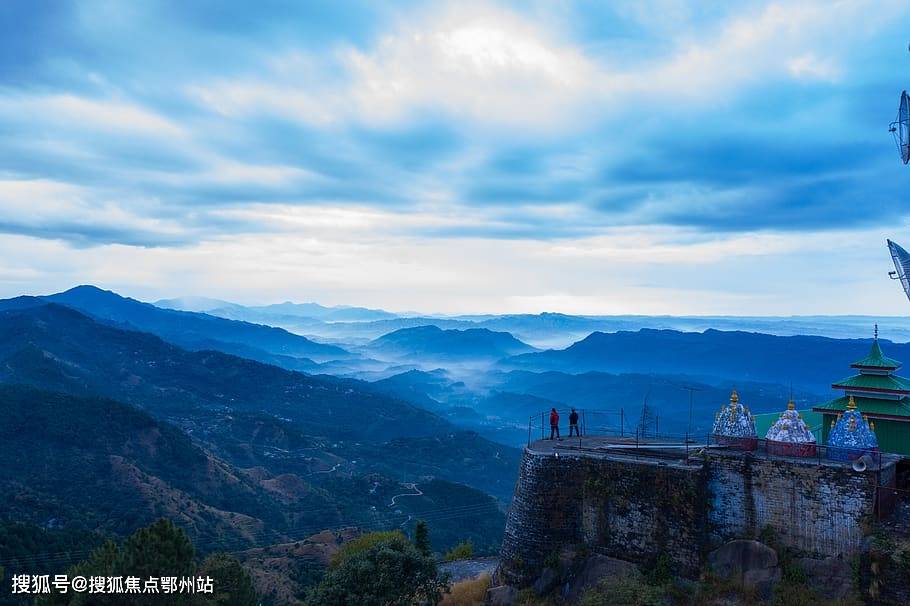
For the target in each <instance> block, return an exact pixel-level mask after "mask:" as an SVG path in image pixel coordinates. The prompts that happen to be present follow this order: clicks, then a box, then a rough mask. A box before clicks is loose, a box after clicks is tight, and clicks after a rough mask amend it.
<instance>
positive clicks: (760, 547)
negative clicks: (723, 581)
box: [708, 539, 781, 598]
mask: <svg viewBox="0 0 910 606" xmlns="http://www.w3.org/2000/svg"><path fill="white" fill-rule="evenodd" d="M708 567H709V568H710V569H711V571H712V572H714V574H717V575H718V576H721V577H724V578H729V579H733V580H734V581H736V582H737V583H739V585H740V586H741V587H743V588H744V589H750V590H754V591H755V592H756V593H758V595H760V596H762V597H764V598H768V597H770V596H771V593H772V592H773V591H774V586H775V585H777V583H778V582H779V581H780V576H781V571H780V567H779V566H778V565H777V552H776V551H774V550H773V549H771V548H770V547H768V546H767V545H765V544H764V543H759V542H758V541H750V540H744V539H740V540H736V541H730V542H729V543H727V544H726V545H724V546H722V547H720V548H718V549H715V550H714V551H712V552H711V553H709V554H708Z"/></svg>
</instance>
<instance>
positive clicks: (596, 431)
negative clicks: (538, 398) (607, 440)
mask: <svg viewBox="0 0 910 606" xmlns="http://www.w3.org/2000/svg"><path fill="white" fill-rule="evenodd" d="M573 410H574V411H575V412H577V413H578V430H579V433H580V434H581V435H582V436H586V435H592V436H604V435H614V434H615V435H618V436H620V437H623V436H631V435H634V434H635V433H636V431H638V432H641V433H642V434H643V435H648V436H653V435H657V432H658V429H659V422H660V419H659V417H657V416H656V415H655V416H654V427H653V429H646V430H645V431H642V428H641V427H635V428H631V427H629V426H628V425H627V423H628V422H629V421H630V419H629V416H628V415H627V414H626V412H625V409H623V408H619V409H618V410H600V409H590V408H574V409H569V408H566V409H557V410H556V412H557V413H558V414H559V425H558V427H559V432H560V436H561V437H564V438H567V437H569V436H567V435H565V434H564V433H563V430H566V431H568V430H569V428H570V426H569V415H570V414H571V413H572V411H573ZM550 412H551V411H550V410H544V411H541V412H539V413H535V414H533V415H531V416H530V417H529V418H528V444H529V445H530V444H531V442H533V441H534V439H535V436H536V435H537V434H538V431H539V433H540V439H541V440H543V439H545V438H546V437H547V435H548V434H547V432H548V431H550V427H551V426H550Z"/></svg>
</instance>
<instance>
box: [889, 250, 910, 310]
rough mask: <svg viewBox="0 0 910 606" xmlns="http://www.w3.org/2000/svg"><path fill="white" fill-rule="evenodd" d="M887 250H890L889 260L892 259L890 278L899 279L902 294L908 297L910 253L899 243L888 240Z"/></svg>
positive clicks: (909, 290)
mask: <svg viewBox="0 0 910 606" xmlns="http://www.w3.org/2000/svg"><path fill="white" fill-rule="evenodd" d="M888 250H889V251H890V252H891V260H892V261H894V269H895V270H896V271H892V272H890V273H889V274H888V275H889V276H891V279H892V280H900V281H901V286H903V287H904V294H906V295H907V298H908V299H910V279H908V276H910V253H908V252H907V251H906V250H904V249H903V247H901V246H900V245H899V244H896V243H895V242H892V241H891V240H888Z"/></svg>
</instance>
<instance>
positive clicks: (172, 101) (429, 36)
mask: <svg viewBox="0 0 910 606" xmlns="http://www.w3.org/2000/svg"><path fill="white" fill-rule="evenodd" d="M377 7H378V5H377V4H375V3H362V2H361V3H358V2H347V3H337V2H325V3H321V2H312V3H296V2H282V1H278V0H273V1H269V2H263V3H260V5H257V7H256V8H255V9H254V8H252V7H249V6H248V5H246V4H244V3H224V2H217V3H215V2H212V3H205V2H201V3H200V2H194V3H180V2H150V3H110V2H103V1H89V2H78V3H76V2H74V3H72V4H69V5H63V4H60V3H54V10H50V8H49V7H47V6H42V3H40V2H25V1H22V2H18V1H13V2H11V3H4V4H3V5H2V7H0V211H2V216H0V243H2V244H3V247H4V248H6V249H7V250H9V251H10V253H11V254H10V255H9V256H6V257H5V258H4V259H3V261H2V262H0V289H2V290H3V291H5V293H4V294H14V293H17V292H18V291H21V290H23V289H25V290H33V291H41V290H45V289H52V288H57V287H64V286H67V285H69V284H70V283H73V282H86V281H91V280H94V281H98V282H102V283H104V284H107V285H109V286H117V287H120V288H124V289H126V290H129V291H132V292H136V293H139V292H147V293H148V294H149V295H150V296H155V295H158V294H161V295H165V294H193V293H191V292H188V291H199V292H198V294H213V295H225V296H227V295H231V296H234V297H236V298H240V299H247V300H263V299H268V298H269V297H276V298H282V299H284V298H289V297H295V298H300V299H312V298H321V299H322V300H324V301H327V302H359V303H373V304H383V305H386V306H388V307H394V308H417V307H423V308H424V309H428V310H433V309H439V310H445V311H460V310H465V311H480V310H496V309H503V310H509V311H523V310H527V311H540V310H542V309H547V308H551V307H552V306H553V305H558V306H560V307H561V308H565V309H566V310H574V311H586V312H589V313H595V312H598V311H602V312H605V313H606V312H621V311H638V310H650V311H654V312H670V313H673V312H679V313H682V312H685V313H694V312H700V311H702V312H705V313H721V312H724V313H737V312H739V313H762V312H768V313H771V312H774V313H781V312H786V311H787V308H786V306H785V304H784V302H783V301H778V298H777V295H776V290H775V289H776V288H778V285H780V284H787V283H792V284H794V285H796V284H804V283H805V281H804V280H801V279H800V278H799V275H798V274H796V273H795V272H796V271H797V270H801V269H802V263H801V262H797V261H796V260H797V259H801V258H805V257H806V256H807V255H812V254H824V255H825V256H826V258H831V259H836V260H834V261H832V262H831V264H830V265H826V266H825V267H824V268H821V269H816V270H814V271H815V275H817V276H824V277H825V279H827V280H831V281H832V282H839V283H840V284H850V285H859V284H865V281H866V280H867V279H871V278H869V276H873V277H874V275H876V272H884V271H887V268H886V265H885V264H886V262H887V257H885V256H883V254H882V252H883V251H882V250H879V249H880V247H881V246H880V244H881V243H880V242H879V240H882V239H883V238H884V237H885V236H886V235H888V236H892V237H895V238H897V239H899V238H900V237H901V235H902V234H903V235H904V236H905V237H906V236H910V231H908V230H907V228H906V227H905V218H906V216H907V215H908V213H910V198H908V195H907V191H910V190H908V187H907V186H908V174H910V173H907V172H906V171H902V170H901V169H900V167H899V166H898V163H897V161H896V156H895V153H894V150H893V148H892V147H891V144H890V141H889V139H888V137H887V133H886V132H885V129H886V127H887V123H888V122H889V121H890V119H891V117H892V115H893V113H894V106H895V100H896V98H897V94H898V93H899V92H900V90H901V88H904V87H906V86H907V83H906V74H907V73H908V71H907V69H906V68H907V61H908V58H907V56H906V52H905V50H904V48H905V43H906V40H905V39H904V37H905V32H904V31H902V30H901V28H900V27H899V24H900V23H903V22H905V21H906V18H907V16H908V13H910V9H908V8H907V7H906V4H905V3H903V2H889V1H886V2H863V1H842V2H835V3H831V2H806V3H799V4H798V5H795V4H792V3H781V4H767V3H759V2H754V3H743V4H737V5H736V6H735V7H734V6H733V5H731V4H728V3H719V4H717V5H715V6H711V5H707V4H704V3H698V5H697V6H695V7H693V6H690V5H687V4H685V3H682V2H672V1H655V2H650V3H640V2H629V3H624V2H620V3H611V6H610V7H607V8H604V7H599V8H595V7H592V6H590V3H578V4H577V5H573V4H559V5H558V6H557V5H554V4H552V3H543V2H541V3H508V2H502V3H498V4H494V3H486V2H484V3H481V2H475V3H462V2H458V3H454V2H453V3H429V4H424V3H419V2H415V3H404V4H396V5H395V6H394V8H391V7H386V8H377ZM902 78H903V81H902ZM851 234H853V235H851ZM832 238H838V239H843V242H839V243H838V245H836V246H832V245H830V244H829V243H830V241H831V239H832ZM851 241H854V242H856V243H858V242H860V241H861V242H863V244H864V245H865V246H869V247H872V250H869V251H865V252H864V253H863V254H861V255H860V256H861V257H862V258H864V259H867V262H868V265H863V264H861V263H858V262H855V260H854V258H853V256H852V255H854V254H856V253H854V252H845V251H844V250H843V249H844V246H843V244H844V243H846V242H851ZM781 242H786V246H783V245H781ZM112 250H116V251H117V257H116V258H118V259H129V260H130V265H131V267H132V268H133V269H134V270H135V272H136V273H135V274H130V272H124V271H122V270H120V269H119V268H114V267H112V265H111V263H110V262H108V261H107V260H108V259H110V258H111V257H110V254H111V251H112ZM475 255H476V258H475ZM603 266H606V267H607V269H599V268H601V267H603ZM737 267H739V268H742V267H750V268H752V269H751V271H752V272H753V273H752V275H751V276H749V277H748V278H745V277H742V276H739V277H737V275H736V273H735V271H733V268H737ZM64 268H65V269H64ZM667 268H669V269H667ZM705 270H711V271H713V272H714V273H713V274H711V275H705ZM846 271H849V272H851V273H850V274H845V273H844V272H846ZM642 276H650V277H649V278H648V279H643V278H642ZM264 280H265V282H264ZM605 281H606V282H607V283H608V285H605V283H604V282H605ZM721 283H723V285H721ZM757 284H762V285H763V287H762V288H758V286H757ZM872 284H873V285H874V286H873V287H872V288H873V291H872V292H875V293H877V295H878V296H877V298H872V299H871V300H870V301H868V302H866V301H865V299H859V298H857V299H854V300H853V301H852V302H849V301H836V302H832V301H831V300H830V299H826V298H824V297H827V296H829V295H833V293H828V294H826V293H825V289H824V288H819V289H815V290H814V291H813V292H812V293H806V294H805V295H804V299H803V300H802V301H801V302H800V303H799V304H798V305H797V304H795V303H793V301H792V299H790V304H791V305H793V306H794V309H793V311H794V312H797V311H801V312H803V313H806V312H810V311H813V310H814V311H819V312H824V311H831V312H833V311H852V312H863V311H866V312H869V313H873V312H881V311H892V312H901V313H902V311H903V308H902V304H903V302H902V301H901V300H900V298H899V296H898V295H899V293H894V292H893V288H892V286H893V285H892V284H888V283H887V282H882V284H879V283H878V282H877V281H873V282H872ZM282 289H284V290H282ZM455 293H457V294H458V295H459V298H458V300H457V301H456V300H453V294H455ZM867 298H868V297H867ZM354 299H356V301H355V300H354ZM865 305H868V306H869V307H868V309H867V308H866V307H864V306H865Z"/></svg>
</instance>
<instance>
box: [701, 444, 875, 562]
mask: <svg viewBox="0 0 910 606" xmlns="http://www.w3.org/2000/svg"><path fill="white" fill-rule="evenodd" d="M708 465H709V466H710V473H709V478H710V480H709V483H708V489H709V492H710V493H711V513H710V522H711V527H712V537H713V538H715V539H718V540H730V539H735V538H741V537H756V536H758V535H759V533H760V532H761V530H762V529H763V528H765V527H766V526H768V527H771V528H773V529H774V531H775V534H777V536H778V540H779V541H780V542H781V544H783V545H786V546H788V547H792V548H794V549H797V550H799V551H804V552H808V553H812V554H817V555H820V556H838V555H850V554H852V553H854V552H855V551H857V550H858V549H859V548H860V547H861V545H862V541H863V537H864V535H865V534H866V533H867V532H868V529H869V523H870V522H871V518H872V514H873V503H874V501H875V483H876V479H875V474H874V473H873V472H868V473H857V472H855V471H853V470H852V469H850V467H849V466H845V465H826V464H823V465H819V464H818V463H817V461H816V460H815V459H807V460H804V461H801V460H799V459H768V458H755V457H748V456H744V455H728V456H713V457H711V459H710V462H709V463H708ZM892 469H893V467H892Z"/></svg>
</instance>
